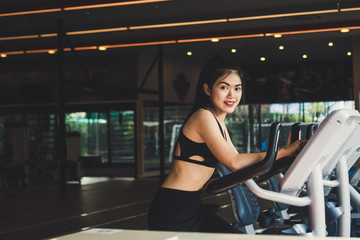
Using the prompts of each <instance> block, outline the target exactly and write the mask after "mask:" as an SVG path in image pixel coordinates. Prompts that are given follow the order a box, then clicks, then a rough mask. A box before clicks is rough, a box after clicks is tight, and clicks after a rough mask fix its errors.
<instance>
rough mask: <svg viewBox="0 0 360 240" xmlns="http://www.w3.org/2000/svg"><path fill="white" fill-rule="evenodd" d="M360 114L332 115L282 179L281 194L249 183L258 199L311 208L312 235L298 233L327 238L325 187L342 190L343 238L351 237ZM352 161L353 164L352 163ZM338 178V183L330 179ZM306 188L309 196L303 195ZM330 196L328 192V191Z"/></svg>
mask: <svg viewBox="0 0 360 240" xmlns="http://www.w3.org/2000/svg"><path fill="white" fill-rule="evenodd" d="M359 133H360V114H359V112H358V111H356V110H348V109H341V110H335V111H333V112H332V113H331V114H329V115H328V116H327V117H326V118H325V119H324V120H323V122H322V123H321V124H320V126H319V128H318V129H317V130H316V132H315V133H314V135H313V136H312V137H311V139H310V140H309V141H308V143H307V144H306V145H305V147H304V148H303V150H302V151H301V152H300V153H299V155H298V156H297V157H296V159H295V160H294V162H293V164H292V165H291V166H290V168H289V169H288V170H287V171H286V173H285V175H284V177H283V178H282V179H281V180H280V183H279V188H280V192H273V191H269V190H266V189H262V188H260V187H259V186H258V185H257V184H256V183H255V181H254V180H252V179H250V180H247V181H246V182H245V184H246V186H247V187H248V188H249V189H250V190H251V191H252V192H253V193H254V194H255V195H256V196H258V197H260V198H263V199H267V200H270V201H277V202H281V203H285V204H289V205H292V206H309V209H310V211H309V218H310V224H311V229H312V232H311V233H306V231H305V229H304V228H302V227H301V226H295V228H294V229H293V230H294V231H296V232H297V233H298V234H303V235H308V236H309V235H310V236H317V237H325V236H326V219H325V202H324V196H325V191H324V187H326V188H332V187H338V189H339V194H338V203H339V205H341V207H342V209H343V211H344V213H343V215H342V216H341V218H340V219H339V236H342V237H350V220H351V213H350V187H349V177H348V169H349V168H348V161H349V164H351V161H353V159H357V158H358V157H359V155H360V153H359V148H360V134H359ZM350 160H351V161H350ZM334 172H335V173H334ZM330 176H334V177H335V180H329V179H330ZM305 188H306V190H305V192H306V195H305V196H300V193H302V192H303V191H304V189H305ZM327 193H328V191H327Z"/></svg>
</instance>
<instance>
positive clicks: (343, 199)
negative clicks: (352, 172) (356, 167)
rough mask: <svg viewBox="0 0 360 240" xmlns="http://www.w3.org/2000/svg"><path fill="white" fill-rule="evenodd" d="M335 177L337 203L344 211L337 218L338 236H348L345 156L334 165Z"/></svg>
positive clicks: (347, 180)
mask: <svg viewBox="0 0 360 240" xmlns="http://www.w3.org/2000/svg"><path fill="white" fill-rule="evenodd" d="M336 178H337V180H338V182H339V187H338V199H339V200H338V201H339V202H338V204H339V206H341V207H342V209H343V211H344V213H343V214H342V215H341V217H340V218H339V219H338V236H340V237H347V238H348V237H350V229H351V206H350V188H349V173H348V166H347V163H346V158H345V156H343V157H342V158H341V159H340V161H339V162H338V164H337V166H336Z"/></svg>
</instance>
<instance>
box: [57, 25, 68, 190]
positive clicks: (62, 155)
mask: <svg viewBox="0 0 360 240" xmlns="http://www.w3.org/2000/svg"><path fill="white" fill-rule="evenodd" d="M63 40H64V28H63V21H62V20H61V19H58V22H57V48H58V49H57V59H58V94H59V95H58V101H59V111H58V117H59V131H58V133H59V135H58V137H59V141H58V148H57V153H58V157H59V161H60V163H59V165H60V174H59V175H60V196H61V197H66V195H67V189H66V125H65V109H64V102H65V96H64V94H65V92H64V45H63V42H64V41H63Z"/></svg>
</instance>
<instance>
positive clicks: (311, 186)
mask: <svg viewBox="0 0 360 240" xmlns="http://www.w3.org/2000/svg"><path fill="white" fill-rule="evenodd" d="M307 191H308V193H309V197H310V199H311V204H310V206H309V211H310V213H309V215H310V225H311V229H312V232H313V234H315V237H321V238H324V237H326V224H325V222H326V220H325V202H324V195H325V194H324V184H323V180H322V172H321V168H320V165H317V166H316V167H315V168H314V170H313V171H312V173H311V174H310V177H309V180H308V183H307Z"/></svg>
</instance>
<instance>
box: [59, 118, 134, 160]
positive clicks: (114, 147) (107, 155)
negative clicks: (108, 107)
mask: <svg viewBox="0 0 360 240" xmlns="http://www.w3.org/2000/svg"><path fill="white" fill-rule="evenodd" d="M66 125H67V128H68V130H67V131H70V132H74V131H76V132H79V133H80V143H81V146H80V149H81V151H80V152H81V155H82V156H91V155H93V156H101V161H102V163H103V164H114V163H115V164H119V163H134V162H135V140H134V139H135V137H134V135H135V129H134V111H106V112H92V113H89V112H88V113H87V112H74V113H69V114H67V115H66ZM109 143H111V144H109Z"/></svg>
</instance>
